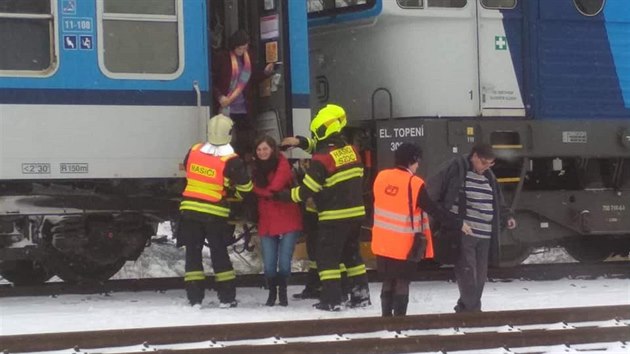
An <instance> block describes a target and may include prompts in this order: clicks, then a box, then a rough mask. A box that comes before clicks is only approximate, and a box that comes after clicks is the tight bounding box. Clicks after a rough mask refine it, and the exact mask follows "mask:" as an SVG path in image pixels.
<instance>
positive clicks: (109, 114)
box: [0, 0, 210, 180]
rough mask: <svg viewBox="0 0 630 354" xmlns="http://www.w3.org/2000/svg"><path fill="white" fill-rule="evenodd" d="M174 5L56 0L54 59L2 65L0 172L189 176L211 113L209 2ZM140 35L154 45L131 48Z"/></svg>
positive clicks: (20, 175) (16, 176)
mask: <svg viewBox="0 0 630 354" xmlns="http://www.w3.org/2000/svg"><path fill="white" fill-rule="evenodd" d="M69 3H73V4H74V7H73V8H68V4H69ZM108 4H114V5H115V3H108ZM170 5H172V6H165V7H164V8H158V10H159V11H158V10H156V12H158V13H155V14H131V13H127V14H123V13H117V12H115V11H131V12H133V10H134V9H133V8H131V9H126V10H125V9H124V8H116V7H112V8H111V9H110V8H108V7H106V6H105V3H104V2H102V1H80V2H76V1H75V2H68V1H52V2H51V6H52V11H51V13H52V15H53V23H54V29H55V32H54V38H56V40H53V41H52V43H51V48H54V51H55V53H56V54H55V56H54V57H53V59H52V60H51V67H50V68H47V69H45V70H40V71H38V70H21V69H23V68H21V67H20V65H19V64H18V63H12V62H11V59H7V62H6V63H5V64H4V65H3V68H0V93H1V94H0V97H1V98H0V110H1V111H2V114H1V115H0V127H1V128H0V138H1V141H2V143H1V144H2V148H1V149H0V166H1V167H0V179H11V180H20V179H28V180H31V179H60V178H61V179H86V178H173V177H181V176H182V175H181V171H180V170H179V164H180V163H181V160H182V158H183V156H184V155H185V153H186V151H187V149H188V148H189V147H190V146H191V145H192V144H193V143H195V142H196V141H199V140H200V139H202V138H203V136H204V134H203V132H204V131H205V129H204V128H203V127H204V125H205V123H204V120H205V118H206V117H207V116H208V113H209V107H208V106H209V93H208V90H209V89H208V88H209V85H210V84H209V80H210V76H209V70H208V65H209V54H208V43H207V42H208V41H207V37H206V36H207V34H206V32H205V31H201V30H200V29H202V28H206V11H205V6H206V5H205V2H204V1H200V0H195V1H186V2H182V1H175V2H172V3H171V4H170ZM136 10H137V9H136ZM108 11H111V12H108ZM160 11H161V12H163V13H162V14H160V13H159V12H160ZM133 16H136V18H133ZM141 19H144V20H145V21H146V22H142V21H140V20H141ZM114 22H116V25H117V26H120V27H122V30H121V29H118V28H114V26H113V25H112V23H114ZM138 23H141V24H142V25H138ZM151 31H155V32H156V33H157V34H159V36H150V35H149V33H150V32H151ZM104 33H107V35H105V34H104ZM134 36H136V37H144V38H146V40H145V41H144V42H145V46H138V48H135V49H131V54H129V53H127V54H122V53H123V49H126V50H129V48H128V47H129V46H130V43H131V42H130V41H129V39H131V38H133V37H134ZM160 42H162V44H160ZM16 44H19V43H16ZM153 47H156V48H155V49H151V48H153ZM120 48H123V49H120ZM116 51H118V52H116ZM111 52H114V54H109V53H111ZM136 56H139V57H136ZM129 57H134V59H133V60H129ZM159 57H162V59H157V58H159ZM4 66H9V67H13V70H1V69H6V67H4ZM147 71H148V72H147Z"/></svg>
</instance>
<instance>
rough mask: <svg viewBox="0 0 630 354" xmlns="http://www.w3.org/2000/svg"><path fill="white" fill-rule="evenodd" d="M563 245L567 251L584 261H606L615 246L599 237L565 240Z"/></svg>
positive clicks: (578, 259)
mask: <svg viewBox="0 0 630 354" xmlns="http://www.w3.org/2000/svg"><path fill="white" fill-rule="evenodd" d="M562 246H563V247H564V249H565V250H566V251H567V253H568V254H569V255H570V256H571V257H573V258H575V259H576V260H577V261H580V262H582V263H597V262H601V261H604V260H605V259H606V258H608V257H610V256H611V255H612V253H613V248H612V246H611V245H610V243H609V242H607V241H606V240H605V239H603V238H601V237H598V238H592V237H580V238H577V239H571V240H570V241H565V242H564V243H563V244H562Z"/></svg>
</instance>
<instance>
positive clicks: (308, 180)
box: [302, 175, 324, 193]
mask: <svg viewBox="0 0 630 354" xmlns="http://www.w3.org/2000/svg"><path fill="white" fill-rule="evenodd" d="M302 182H304V185H305V186H307V187H308V189H310V190H312V191H313V192H315V193H318V192H321V191H322V189H324V188H323V187H322V185H321V184H319V183H317V182H315V180H314V179H313V177H311V176H309V175H306V176H304V179H303V180H302Z"/></svg>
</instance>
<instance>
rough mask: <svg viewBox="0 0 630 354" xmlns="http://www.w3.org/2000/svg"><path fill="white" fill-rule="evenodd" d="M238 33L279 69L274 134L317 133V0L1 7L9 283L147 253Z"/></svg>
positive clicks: (2, 229) (265, 113)
mask: <svg viewBox="0 0 630 354" xmlns="http://www.w3.org/2000/svg"><path fill="white" fill-rule="evenodd" d="M239 28H245V29H247V30H249V31H250V35H251V37H252V38H251V39H252V40H251V46H252V47H254V49H255V50H256V52H257V53H258V56H257V57H256V58H254V60H253V61H254V62H255V63H256V64H257V65H260V64H261V62H262V63H263V64H264V62H267V63H270V62H275V63H277V64H278V65H276V75H275V76H274V85H275V87H273V88H271V87H270V83H269V81H268V82H266V86H265V87H264V89H263V87H262V86H261V88H260V90H261V92H266V93H265V94H264V95H263V94H261V95H260V96H261V97H260V98H259V100H258V102H256V105H257V109H258V110H259V112H258V113H260V114H261V116H262V118H261V122H262V129H264V130H265V131H267V132H271V133H274V134H277V135H284V134H287V133H292V131H293V130H295V131H296V132H299V131H300V129H302V130H303V129H304V127H308V122H309V121H310V113H309V108H308V88H309V84H308V73H307V72H306V71H305V70H303V69H304V68H306V67H307V65H306V63H307V56H308V55H307V38H306V35H307V27H306V3H301V2H297V3H296V2H293V1H291V2H287V1H276V2H274V1H271V2H268V1H266V2H264V3H263V2H253V1H252V2H249V1H248V2H239V1H235V0H186V1H183V0H134V1H127V0H19V1H0V48H2V50H0V274H1V275H2V276H4V277H5V278H6V279H9V280H11V281H13V282H15V283H18V284H19V283H39V282H41V281H45V280H46V279H48V278H49V277H50V276H52V275H58V276H60V277H61V278H62V279H64V280H70V281H82V280H94V279H107V278H108V277H110V276H111V275H112V274H114V273H115V272H116V271H117V270H118V269H120V267H121V266H122V265H123V264H124V262H125V261H126V260H129V259H135V258H137V256H138V255H139V254H140V252H141V251H142V249H143V248H144V245H145V244H146V241H147V238H148V237H149V236H150V235H152V232H153V231H152V230H151V229H150V228H147V226H146V225H147V224H150V223H153V224H156V222H157V221H160V220H165V219H167V218H168V217H169V216H172V214H173V213H177V206H178V205H177V200H176V197H178V196H179V193H180V192H181V187H182V184H183V179H182V177H183V176H184V173H183V171H182V168H181V163H182V161H183V158H184V156H185V154H186V152H187V150H188V149H189V148H190V146H192V145H193V144H194V143H196V142H199V141H204V140H205V137H206V125H207V124H206V122H207V119H208V117H209V115H210V113H211V112H210V111H211V103H210V99H211V95H210V92H211V87H212V86H211V80H212V74H211V70H210V68H211V61H212V54H213V53H214V52H215V51H216V50H220V49H222V47H225V46H224V44H225V43H226V41H227V38H228V37H229V36H230V35H231V33H233V32H234V31H236V30H237V29H239ZM289 29H291V32H290V33H289ZM292 58H294V60H291V59H292ZM262 66H264V65H262ZM256 91H258V88H257V89H256ZM292 117H295V118H296V122H297V123H296V124H295V127H294V124H293V121H292Z"/></svg>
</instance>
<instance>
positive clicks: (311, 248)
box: [280, 104, 348, 299]
mask: <svg viewBox="0 0 630 354" xmlns="http://www.w3.org/2000/svg"><path fill="white" fill-rule="evenodd" d="M323 110H325V111H326V112H327V114H328V115H329V116H330V117H336V118H337V119H338V120H339V125H340V130H341V129H343V128H344V127H345V126H346V123H347V118H346V111H345V110H344V109H343V108H342V107H340V106H338V105H335V104H328V105H326V107H325V108H324V109H323ZM316 143H317V140H316V139H314V138H307V137H304V136H300V135H297V136H289V137H286V138H284V139H283V140H282V142H281V144H280V145H281V146H283V147H285V148H290V147H298V148H301V149H302V150H304V151H305V152H307V153H309V154H312V153H313V151H314V150H315V145H316ZM303 215H304V231H305V235H306V253H307V255H308V258H309V264H308V273H307V278H306V285H305V286H304V289H303V290H302V291H301V292H299V293H297V294H293V298H294V299H319V297H320V294H321V287H322V283H321V281H320V280H319V274H318V272H317V262H316V261H315V260H316V259H317V219H318V216H317V206H316V205H315V202H314V201H313V198H309V199H307V200H306V202H305V203H304V213H303ZM339 269H340V270H341V276H342V278H341V280H342V287H343V289H342V290H343V292H344V294H343V296H344V297H346V296H347V295H346V294H347V293H348V284H347V273H346V267H345V265H344V264H340V265H339Z"/></svg>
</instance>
